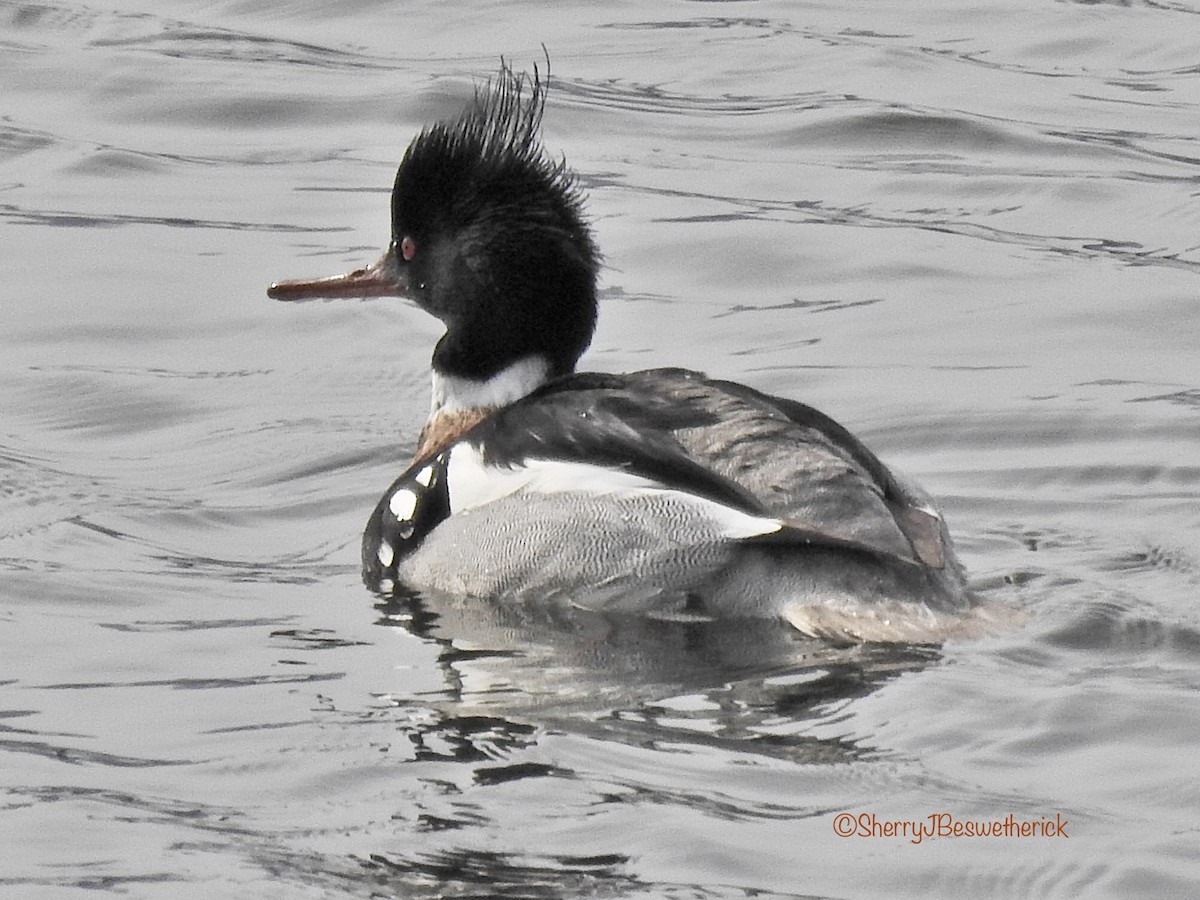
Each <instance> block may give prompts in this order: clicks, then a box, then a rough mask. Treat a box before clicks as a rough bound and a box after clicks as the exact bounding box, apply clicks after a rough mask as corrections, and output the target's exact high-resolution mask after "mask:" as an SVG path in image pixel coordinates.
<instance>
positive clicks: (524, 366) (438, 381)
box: [430, 356, 550, 413]
mask: <svg viewBox="0 0 1200 900" xmlns="http://www.w3.org/2000/svg"><path fill="white" fill-rule="evenodd" d="M549 375H550V363H548V362H546V360H545V359H544V358H542V357H540V356H527V357H525V358H524V359H519V360H517V361H516V362H515V363H513V364H512V365H511V366H509V367H508V368H506V369H503V370H501V371H499V372H497V373H496V374H495V375H493V376H492V377H491V378H489V379H487V380H486V381H476V380H475V379H474V378H459V377H458V376H457V375H447V374H445V373H443V372H439V371H437V369H434V370H433V398H432V402H431V410H430V411H431V412H434V413H436V412H455V411H457V410H462V409H499V408H500V407H502V406H508V405H509V404H510V403H516V402H517V401H518V400H520V399H521V398H522V397H524V396H526V395H528V394H531V393H533V392H534V391H536V390H537V389H538V388H540V387H541V386H542V385H543V384H545V383H546V382H547V381H548V380H549Z"/></svg>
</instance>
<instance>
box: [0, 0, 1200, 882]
mask: <svg viewBox="0 0 1200 900" xmlns="http://www.w3.org/2000/svg"><path fill="white" fill-rule="evenodd" d="M1198 13H1200V6H1197V5H1196V4H1195V3H1187V2H1170V0H1167V2H1144V3H1138V2H1133V3H1111V4H1109V3H1069V2H1059V3H1048V2H1041V3H1019V2H1013V3H1002V2H999V0H989V2H981V3H974V4H970V3H968V4H962V3H954V4H945V5H935V4H928V3H926V4H892V5H881V4H862V3H858V4H851V3H845V4H796V3H784V2H767V0H763V2H755V0H747V2H671V3H661V4H648V3H647V4H586V3H582V2H576V3H567V4H557V5H555V6H553V7H550V6H548V5H546V4H542V3H523V4H522V3H504V4H482V3H462V4H437V3H430V4H421V5H415V4H395V3H384V2H378V0H376V2H357V3H353V4H326V3H313V2H305V0H293V2H284V3H266V2H264V0H228V2H223V3H203V2H185V0H168V2H160V3H153V4H152V3H149V2H147V0H99V2H97V3H93V4H90V5H86V6H85V5H82V4H70V3H62V4H55V3H34V2H7V0H0V86H2V90H0V276H2V278H3V285H4V288H3V292H2V293H0V309H2V310H3V313H4V315H3V326H2V327H0V751H3V756H2V757H0V759H2V765H0V894H2V895H4V896H6V897H7V896H12V897H20V898H40V897H53V898H59V897H95V896H97V894H98V893H99V894H102V895H103V894H111V895H115V896H133V897H171V898H174V897H200V896H202V897H206V898H211V897H246V898H258V897H289V898H290V897H301V898H304V897H321V898H324V897H388V896H398V897H410V896H416V897H422V896H429V897H432V896H467V895H473V896H511V897H518V896H520V897H524V896H533V897H560V896H562V897H576V896H578V897H582V896H599V897H618V896H619V897H668V898H672V897H678V898H682V897H688V898H693V897H722V898H723V897H746V896H756V897H834V898H870V897H893V896H897V895H902V896H923V897H924V896H932V897H964V896H971V897H1035V896H1036V897H1065V898H1074V897H1129V896H1144V897H1151V896H1153V897H1183V896H1189V895H1191V894H1193V893H1194V891H1195V885H1196V883H1197V882H1198V881H1200V860H1198V857H1200V831H1198V828H1197V810H1198V809H1200V802H1198V801H1200V788H1198V787H1197V785H1198V784H1200V762H1197V759H1198V756H1197V752H1196V747H1197V746H1198V745H1200V716H1197V693H1196V689H1197V686H1198V685H1200V613H1198V611H1197V601H1198V599H1200V596H1198V595H1200V567H1198V563H1197V559H1198V557H1200V503H1198V499H1200V450H1198V446H1200V364H1198V363H1197V352H1196V348H1197V346H1200V229H1198V227H1197V226H1198V225H1200V198H1198V196H1197V195H1198V193H1200V125H1198V124H1197V123H1200V42H1198V41H1197V35H1198V34H1200V15H1197V14H1198ZM543 43H544V44H545V45H546V47H547V48H548V49H549V52H550V55H551V61H552V68H553V77H554V85H555V86H554V89H553V92H552V95H551V98H550V103H549V107H548V109H547V113H546V138H547V143H548V145H549V147H550V148H551V149H552V151H553V152H555V153H560V152H561V153H563V154H565V155H566V157H567V159H568V160H569V162H570V163H571V165H572V166H573V167H574V168H576V169H577V171H578V172H579V173H580V176H581V179H582V181H583V183H584V185H585V187H586V189H587V190H588V192H589V195H590V200H589V211H590V214H591V216H592V218H593V219H594V222H595V227H596V233H597V239H598V242H599V244H600V246H601V247H602V248H603V250H604V253H605V257H606V268H605V271H604V273H603V277H602V289H603V302H602V310H601V327H600V330H599V333H598V334H597V337H596V340H595V342H594V344H593V346H592V349H591V350H590V352H589V354H588V355H587V356H586V357H585V365H586V366H587V367H588V368H592V369H600V370H608V371H622V370H627V369H633V368H643V367H647V366H652V365H682V366H690V367H695V368H701V369H704V370H707V371H708V372H710V373H711V374H713V375H716V376H720V377H726V378H733V379H737V380H740V381H744V382H747V383H749V384H752V385H754V386H755V387H757V388H760V389H763V390H767V391H771V392H777V393H783V394H787V395H789V396H793V397H796V398H797V399H802V400H804V401H806V402H808V403H811V404H813V405H816V406H818V407H820V408H822V409H824V410H825V411H827V412H829V413H830V414H832V415H834V416H835V417H836V418H838V419H840V420H841V421H842V422H844V423H845V424H846V425H847V426H849V427H850V428H851V429H852V430H854V431H855V432H856V433H858V434H860V435H862V436H863V437H864V438H865V439H866V440H867V441H868V443H870V444H871V445H872V446H873V447H874V448H875V449H876V450H877V451H879V452H880V454H881V455H882V456H883V457H884V458H885V459H887V460H888V461H889V462H891V463H894V464H895V465H896V466H897V467H899V468H900V469H902V470H904V471H906V472H907V473H909V474H910V475H912V476H914V477H915V478H916V479H918V480H919V481H920V482H922V483H923V484H924V485H925V487H926V488H927V489H929V490H930V492H931V493H933V494H934V495H935V496H936V497H938V498H939V500H940V501H941V503H942V504H943V506H944V509H945V513H946V515H947V518H948V519H949V520H950V522H951V525H952V528H953V530H954V532H955V534H956V535H957V538H958V542H959V547H960V550H961V554H962V557H963V560H964V562H965V563H966V565H967V566H968V568H969V569H970V571H971V574H972V577H973V578H974V579H975V581H976V582H977V584H978V585H979V586H980V587H981V588H982V589H983V590H984V592H985V594H986V596H987V597H988V599H989V600H991V601H993V602H996V603H999V604H1003V605H1006V606H1009V607H1011V608H1013V609H1016V610H1020V611H1023V612H1025V613H1027V614H1028V620H1027V622H1026V623H1025V624H1024V625H1023V626H1021V627H1018V628H1015V629H1011V630H1008V631H1005V632H1004V633H1002V634H999V635H997V636H995V637H991V638H987V639H984V640H979V641H974V642H955V643H950V644H947V645H946V646H944V647H942V648H940V649H929V648H905V647H898V648H878V647H876V648H872V647H862V648H850V649H844V648H843V649H838V648H832V647H826V646H822V645H820V644H815V643H811V642H802V641H800V640H798V639H795V638H793V637H792V636H791V635H787V634H786V633H782V632H781V631H780V630H779V629H776V628H769V627H763V628H755V629H753V630H751V629H747V630H739V631H731V630H729V629H722V628H706V627H702V626H690V627H684V626H675V627H667V626H651V625H644V626H637V625H634V624H626V625H625V626H623V627H619V628H614V629H612V630H600V631H597V630H594V629H593V630H588V628H587V627H584V626H580V625H578V624H577V623H569V622H557V623H555V622H546V621H538V620H536V619H531V618H527V617H522V616H521V615H519V614H518V613H517V612H515V611H507V610H495V609H482V608H472V607H471V606H469V605H463V606H461V607H450V608H444V609H439V610H429V609H426V608H423V607H422V606H421V605H420V604H419V603H405V602H400V601H397V602H395V603H393V604H390V605H377V601H376V599H375V598H374V597H373V596H372V595H371V594H369V593H368V592H367V591H366V590H365V588H364V587H363V586H362V584H361V583H360V580H359V574H358V560H357V554H358V540H359V535H360V533H361V529H362V526H363V524H364V522H365V520H366V517H367V515H368V513H369V512H370V509H371V507H372V506H373V504H374V502H375V500H376V499H377V497H378V496H379V495H380V493H381V492H382V491H383V489H384V488H385V487H386V486H387V484H388V483H389V482H390V481H391V479H392V478H393V477H394V476H395V475H396V474H398V472H399V471H400V469H401V467H402V466H403V463H404V461H405V460H406V458H407V456H408V454H409V453H410V452H411V448H412V445H413V443H414V441H415V437H416V431H417V429H418V428H419V426H420V423H421V420H422V418H423V415H424V412H425V410H426V408H427V403H428V380H427V378H428V376H427V365H428V355H429V351H430V348H431V346H432V343H433V341H434V340H435V339H436V338H437V335H438V329H437V327H436V324H435V323H434V322H433V321H432V320H431V319H429V318H428V317H426V316H424V315H423V314H421V313H420V312H419V311H416V310H414V309H412V308H410V307H408V306H405V305H403V304H401V303H399V302H385V301H373V302H363V303H341V304H336V303H311V304H305V305H303V306H291V305H285V304H274V303H271V302H270V301H268V300H267V299H266V297H265V295H264V289H265V286H266V285H267V284H268V283H269V282H270V281H272V280H274V279H277V278H281V277H289V276H305V275H323V274H331V273H333V272H337V271H341V270H344V269H345V268H349V267H355V266H358V265H361V264H363V263H366V262H369V261H371V260H373V259H374V258H375V256H376V255H377V254H378V252H379V250H380V249H381V248H382V246H383V244H384V243H385V241H386V239H387V237H388V221H387V191H388V188H389V187H390V184H391V178H392V174H393V171H394V166H395V164H396V162H397V161H398V159H399V156H400V154H401V153H402V151H403V148H404V147H405V145H406V144H407V142H408V141H409V140H410V138H411V137H412V135H413V134H414V133H415V132H416V130H417V129H419V128H420V127H421V125H423V124H424V123H426V122H428V121H431V120H433V119H436V118H438V117H443V116H449V115H453V114H454V113H456V112H457V110H458V109H459V108H460V107H461V105H462V103H463V102H464V101H465V99H466V98H468V97H469V96H470V94H471V91H472V86H473V85H474V84H476V83H478V82H480V81H482V80H483V79H486V77H487V76H488V74H489V73H492V72H494V71H495V70H496V68H497V67H498V64H499V59H500V57H501V56H504V57H505V58H506V59H508V60H509V61H511V62H512V64H513V65H514V66H516V67H518V68H530V67H531V66H532V65H533V64H534V63H535V62H540V61H541V59H542V49H541V45H542V44H543ZM842 813H849V814H850V816H852V817H854V818H853V819H852V820H851V821H852V822H853V823H854V824H853V828H852V830H854V831H855V833H854V834H852V835H851V836H849V837H839V836H838V834H837V833H835V829H837V828H839V827H845V822H846V820H844V819H839V818H838V816H839V815H840V814H842ZM938 815H944V816H945V818H941V819H929V818H928V817H930V816H938ZM871 816H874V819H873V820H872V819H871V818H870V817H871ZM1009 816H1011V817H1012V819H1013V821H1018V822H1019V821H1028V822H1035V823H1040V822H1055V823H1056V824H1057V823H1059V822H1061V821H1063V820H1065V822H1066V824H1065V826H1064V830H1065V834H1066V836H1061V835H1056V836H1054V837H1048V836H1027V837H1016V836H1011V834H1010V836H1007V837H1005V836H992V837H982V838H980V837H975V838H971V837H965V836H960V837H953V836H947V835H943V836H941V837H932V838H922V839H921V840H920V842H919V843H916V842H915V841H914V840H913V839H911V838H909V837H905V836H904V835H903V834H902V833H901V834H897V833H896V830H897V829H899V828H900V826H892V829H893V836H891V837H889V836H885V834H884V832H885V831H886V829H885V823H892V822H906V821H917V822H918V823H924V824H925V825H926V826H928V825H929V824H930V823H931V822H949V821H956V822H959V823H966V822H970V821H981V822H982V821H992V820H1001V821H1004V820H1006V817H1009ZM860 821H862V822H865V823H866V825H867V826H868V827H867V828H866V830H867V831H868V832H870V827H869V826H870V824H871V822H874V823H876V824H877V825H878V829H877V831H878V833H877V835H876V836H864V835H863V834H861V833H859V831H858V828H859V826H858V823H859V822H860ZM1044 827H1048V826H1044Z"/></svg>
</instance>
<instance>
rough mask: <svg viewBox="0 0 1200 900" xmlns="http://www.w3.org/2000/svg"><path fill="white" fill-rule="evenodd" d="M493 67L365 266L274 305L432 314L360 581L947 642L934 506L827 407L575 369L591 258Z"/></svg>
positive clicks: (538, 102)
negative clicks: (415, 436) (417, 397)
mask: <svg viewBox="0 0 1200 900" xmlns="http://www.w3.org/2000/svg"><path fill="white" fill-rule="evenodd" d="M546 87H547V82H546V81H545V80H543V79H541V78H539V77H538V75H537V72H536V70H535V73H534V76H533V77H532V78H528V77H525V76H521V75H517V74H514V73H513V72H512V71H511V70H509V69H508V68H507V67H504V68H502V70H501V72H500V75H499V77H498V79H496V80H495V81H494V82H489V83H488V85H487V87H485V88H484V89H482V90H479V91H477V92H476V96H475V100H474V103H473V104H472V105H471V106H470V107H469V108H468V109H467V110H466V111H465V113H463V114H462V115H461V116H460V117H459V118H458V119H457V120H455V121H452V122H449V123H440V124H436V125H433V126H431V127H428V128H426V129H425V130H423V131H422V132H421V133H420V134H419V135H418V136H417V137H416V138H415V139H414V140H413V142H412V143H411V144H410V145H409V147H408V150H407V152H406V153H405V154H404V159H403V160H402V161H401V163H400V167H399V170H398V171H397V173H396V181H395V185H394V187H393V190H392V239H391V243H390V244H389V246H388V248H387V251H386V252H385V253H384V255H383V257H382V258H381V259H380V260H379V261H378V262H376V263H375V264H374V265H372V266H370V267H368V268H365V269H359V270H356V271H354V272H350V273H348V274H346V275H338V276H335V277H332V278H326V279H322V280H317V281H284V282H278V283H276V284H273V285H271V287H270V289H269V291H268V294H269V295H270V296H271V297H274V298H276V299H279V300H300V299H307V298H313V297H374V296H385V295H386V296H399V297H405V298H408V299H409V300H411V301H413V302H415V303H416V304H417V305H418V306H420V307H421V308H422V309H424V310H425V311H427V312H429V313H431V314H432V315H434V316H436V317H437V318H439V319H440V320H441V321H442V322H443V323H444V324H445V326H446V333H445V334H444V335H443V336H442V338H441V339H440V340H439V341H438V343H437V345H436V347H435V348H434V351H433V359H432V370H433V402H432V408H431V411H430V415H429V419H428V420H427V421H426V423H425V426H424V428H423V429H422V430H421V434H420V438H419V440H418V444H417V448H416V453H415V456H414V458H413V461H412V464H411V465H410V466H409V467H408V469H407V470H406V471H405V472H404V474H403V475H401V476H400V477H399V478H398V479H397V480H396V481H395V482H394V483H393V484H392V486H391V487H390V488H388V490H387V492H386V493H385V494H384V496H383V498H382V499H381V500H380V502H379V504H378V506H377V507H376V508H375V511H374V513H373V514H372V515H371V518H370V521H369V522H368V524H367V528H366V532H365V534H364V536H363V572H364V579H365V581H366V582H367V584H368V585H369V586H371V587H372V588H374V589H376V590H379V591H383V592H391V591H394V590H397V589H405V590H411V591H416V592H418V593H426V594H442V595H457V596H462V595H470V596H474V597H483V598H490V599H493V600H495V601H496V602H500V603H517V602H520V603H536V602H563V603H568V604H571V605H573V606H576V607H582V608H592V609H599V610H606V611H618V612H621V611H628V612H635V613H642V614H648V615H655V616H662V617H679V618H692V617H728V618H737V617H745V616H754V617H764V616H770V617H778V618H780V619H782V620H785V621H787V622H790V623H791V624H792V625H793V626H795V627H796V628H797V629H799V630H800V631H801V632H803V633H805V634H808V635H812V636H820V637H832V638H837V639H855V640H916V641H924V640H938V639H940V638H941V637H943V636H945V635H946V634H949V633H952V632H954V630H955V623H956V621H957V620H958V619H960V618H961V617H963V616H964V615H968V614H969V613H970V611H971V610H972V608H973V607H974V605H975V604H974V600H973V599H972V597H971V595H970V594H969V592H968V591H967V589H966V586H965V583H964V577H963V571H962V568H961V567H960V565H959V564H958V562H957V560H956V558H955V555H954V551H953V548H952V545H951V541H950V536H949V533H948V532H947V529H946V526H945V523H944V522H943V520H942V518H941V516H940V515H939V514H938V512H937V511H936V510H935V508H934V506H933V504H932V502H931V501H930V499H929V498H928V497H927V496H926V495H925V494H924V493H923V492H922V491H921V490H920V489H919V488H918V487H916V486H915V485H913V484H911V483H909V482H907V481H905V480H903V479H901V478H900V477H898V476H897V475H896V474H895V473H894V472H892V471H891V470H889V469H888V468H887V467H886V466H885V465H884V464H883V463H882V462H880V461H879V459H878V458H877V457H876V456H875V455H874V454H873V453H872V452H871V451H870V450H868V449H867V448H866V447H865V446H864V445H863V444H862V443H861V442H860V441H859V440H858V439H856V438H855V437H854V436H853V435H852V434H850V432H849V431H847V430H846V429H845V428H843V427H842V426H841V425H839V424H838V423H836V422H834V421H833V420H832V419H830V418H829V417H828V416H826V415H824V414H823V413H821V412H818V411H817V410H815V409H813V408H811V407H809V406H805V405H803V404H801V403H797V402H795V401H793V400H788V399H784V398H780V397H773V396H768V395H767V394H763V393H760V392H759V391H756V390H754V389H753V388H750V387H745V386H743V385H740V384H734V383H731V382H728V381H719V380H715V379H711V378H708V377H706V376H705V375H702V374H700V373H698V372H691V371H685V370H682V369H651V370H648V371H644V372H633V373H630V374H626V375H608V374H585V373H576V371H575V367H576V363H577V362H578V360H579V358H580V356H581V355H582V354H583V352H584V350H585V349H586V347H587V346H588V344H589V342H590V341H591V338H592V333H593V331H594V328H595V323H596V312H597V307H596V276H597V271H598V269H599V254H598V252H597V250H596V246H595V244H594V243H593V241H592V236H591V233H590V231H589V227H588V224H587V222H586V220H585V218H584V215H583V209H582V203H583V198H582V196H581V193H580V190H579V186H578V183H577V181H576V179H575V176H574V174H573V173H572V172H571V171H570V170H569V169H568V168H567V167H566V164H565V162H562V161H559V162H556V161H554V160H552V159H551V158H550V157H549V156H548V155H547V152H546V150H545V148H544V146H543V144H542V140H541V135H540V130H541V119H542V112H543V109H544V106H545V99H546Z"/></svg>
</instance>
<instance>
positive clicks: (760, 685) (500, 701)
mask: <svg viewBox="0 0 1200 900" xmlns="http://www.w3.org/2000/svg"><path fill="white" fill-rule="evenodd" d="M379 609H380V611H381V612H382V618H381V619H380V624H381V625H387V626H391V627H401V628H403V629H404V630H406V631H407V632H409V633H411V634H413V635H415V636H418V637H421V638H423V639H427V640H434V641H437V642H438V643H439V644H440V645H441V648H442V649H441V654H440V656H439V660H438V661H439V664H440V665H441V666H442V668H443V670H444V672H445V676H446V689H445V692H444V693H443V694H442V695H441V697H440V698H429V697H422V698H420V702H421V703H422V705H424V706H427V708H428V709H429V710H430V711H431V713H432V716H431V719H430V720H429V721H427V722H425V723H424V725H421V726H420V727H419V728H418V731H421V732H428V733H426V734H424V738H430V739H431V740H428V741H426V740H424V738H423V737H422V735H420V734H414V735H412V736H413V739H414V741H415V742H416V743H418V745H419V746H422V748H423V749H424V748H426V747H437V748H439V749H438V750H436V751H431V752H433V754H434V755H439V756H442V757H452V758H455V759H458V760H462V761H467V760H469V759H473V758H477V759H486V758H489V757H490V758H492V759H494V758H495V751H497V750H501V751H502V752H503V748H505V747H507V748H508V749H512V748H513V747H514V745H523V744H528V743H533V742H536V740H537V736H536V732H537V730H538V727H547V728H550V727H564V726H565V727H568V728H569V730H570V731H572V732H575V733H585V734H590V735H593V736H595V737H597V738H604V739H608V740H619V741H623V742H630V743H637V744H641V745H644V744H646V743H647V742H661V741H684V742H687V743H690V744H697V745H710V746H727V747H730V748H733V749H736V750H737V751H738V752H751V753H762V754H766V755H770V756H779V757H784V758H791V759H798V760H802V761H806V762H838V761H850V760H853V759H858V758H861V757H862V756H863V755H866V754H871V753H873V752H875V750H874V748H871V747H862V746H858V745H856V744H855V743H853V742H852V741H847V740H846V739H843V738H837V739H819V738H814V737H811V736H808V735H805V734H804V733H803V732H805V731H810V730H811V727H810V726H811V725H812V723H813V722H814V721H816V720H819V719H821V718H822V717H826V716H830V715H834V714H837V712H838V711H839V710H840V709H841V708H842V707H843V706H844V705H845V704H846V703H847V702H849V701H852V700H854V699H855V698H858V697H862V696H865V695H867V694H869V693H871V692H872V691H874V690H876V689H877V688H878V687H880V686H881V685H883V684H885V683H886V682H887V681H889V680H891V679H893V678H895V677H897V676H898V675H900V674H901V673H904V672H907V671H913V670H918V669H921V668H924V667H926V666H928V665H930V664H931V663H933V662H935V661H936V660H937V659H938V658H939V650H938V648H937V647H935V646H928V645H927V646H915V645H903V644H890V645H864V644H853V645H843V646H836V645H832V644H830V643H828V642H825V641H819V640H813V639H809V638H804V637H802V636H800V635H798V634H797V633H796V632H795V631H794V630H793V629H791V628H788V627H787V626H786V625H783V624H781V623H779V622H776V621H772V620H765V619H740V620H729V619H724V620H717V621H712V620H699V619H697V620H692V621H687V620H663V619H655V618H650V617H646V616H638V615H629V614H606V613H597V612H594V611H590V610H580V609H574V608H571V607H568V606H564V605H561V604H556V605H554V606H553V607H530V606H518V605H500V604H495V603H491V602H487V601H483V600H475V599H470V598H463V597H444V596H429V595H422V596H420V597H417V596H391V597H388V598H387V599H386V600H385V601H384V602H382V603H381V604H380V606H379ZM394 699H396V700H397V701H399V700H400V698H399V697H396V698H394ZM531 723H536V726H535V727H531ZM568 723H569V724H568ZM418 755H422V754H421V753H419V754H418ZM512 774H513V777H523V775H525V774H530V775H537V774H541V773H535V772H530V773H523V772H514V773H512Z"/></svg>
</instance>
